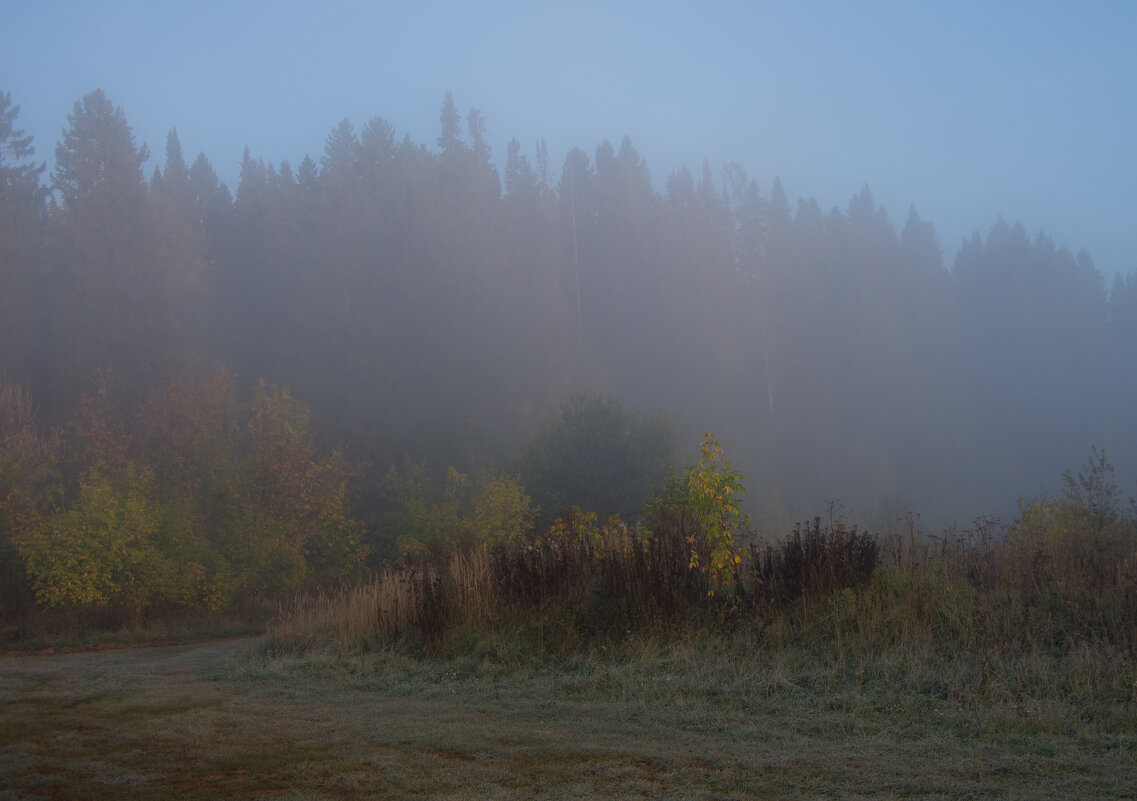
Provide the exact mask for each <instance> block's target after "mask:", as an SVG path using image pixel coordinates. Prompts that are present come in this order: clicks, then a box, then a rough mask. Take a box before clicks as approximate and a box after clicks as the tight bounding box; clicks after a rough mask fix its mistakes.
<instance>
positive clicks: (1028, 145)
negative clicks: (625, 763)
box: [0, 3, 1137, 527]
mask: <svg viewBox="0 0 1137 801" xmlns="http://www.w3.org/2000/svg"><path fill="white" fill-rule="evenodd" d="M1021 11H1022V13H1021V14H1020V13H1018V12H1017V11H1016V10H1015V9H1013V8H1010V7H1003V8H1002V9H1001V10H995V9H991V8H989V7H988V6H986V5H982V4H977V5H975V6H974V7H971V6H966V5H965V6H960V7H958V8H956V7H952V8H950V9H944V10H914V9H911V8H908V7H906V6H903V5H898V6H897V7H890V6H888V5H880V6H869V7H865V6H858V7H857V8H856V9H852V8H849V7H846V6H844V5H832V6H830V5H825V4H821V5H811V6H808V7H805V6H798V7H797V8H796V9H795V10H794V11H786V10H781V9H777V8H773V7H763V6H757V7H752V6H751V5H750V4H737V5H736V4H719V5H712V6H710V7H708V8H707V9H706V10H705V11H700V12H698V13H696V12H694V11H691V10H687V9H686V7H684V6H681V5H666V4H665V5H657V4H642V5H632V6H626V7H624V10H623V11H619V12H610V11H608V10H607V9H606V7H603V6H594V7H589V6H587V5H585V6H582V5H580V4H574V5H573V6H572V7H571V8H570V7H565V8H563V9H559V10H544V11H535V10H528V9H525V10H522V9H517V8H511V7H505V6H493V7H490V8H488V9H479V10H478V12H476V13H475V12H473V11H469V10H461V9H457V8H452V7H448V6H446V5H444V4H437V5H434V6H431V5H429V4H426V5H424V6H422V7H421V8H419V7H416V9H415V10H410V9H401V10H396V9H379V10H376V9H372V8H371V7H370V6H367V7H362V6H359V7H357V6H352V5H347V4H344V5H336V4H331V5H325V6H321V8H320V11H319V12H315V11H311V10H302V9H301V8H300V7H299V6H297V7H295V8H290V7H289V6H288V5H287V4H285V5H281V4H272V5H271V6H269V5H266V6H263V7H258V6H257V5H256V4H242V5H241V6H240V8H238V9H235V10H234V9H231V8H226V9H224V10H222V9H221V8H220V6H219V7H216V8H214V7H211V6H209V5H208V4H206V5H205V7H204V8H203V9H202V12H201V13H200V14H197V13H195V15H194V16H192V18H188V17H187V18H184V19H183V18H181V17H175V16H174V14H172V13H171V12H168V11H165V12H164V11H156V10H153V9H152V8H151V7H150V6H149V5H142V4H139V5H135V6H132V5H131V4H123V5H121V6H116V7H115V9H114V10H113V11H107V10H105V9H99V10H98V11H97V14H96V10H94V9H92V10H76V9H72V8H71V7H70V6H69V4H54V5H53V4H51V3H47V4H39V5H36V6H34V7H33V6H31V5H29V6H27V7H26V8H22V9H18V10H14V11H12V12H9V15H8V16H9V20H8V24H6V26H5V29H4V31H3V32H2V33H0V81H3V82H5V85H0V90H2V91H4V92H6V93H8V94H7V95H6V96H5V100H6V101H7V102H5V103H4V107H3V109H0V111H3V114H4V116H3V117H2V118H0V121H6V122H7V126H6V127H5V126H0V135H2V136H3V141H2V142H0V154H2V161H0V170H3V172H2V173H0V177H2V178H3V182H2V183H0V191H2V192H3V197H2V198H0V200H2V204H0V215H2V220H0V255H2V260H0V271H2V275H0V281H2V284H3V292H2V294H0V378H3V379H4V380H6V381H11V382H15V383H18V384H20V385H21V386H23V387H26V388H27V389H28V391H30V392H31V394H32V396H33V398H34V399H35V401H36V403H37V406H38V408H39V410H40V415H41V418H42V424H43V425H44V426H45V427H48V426H54V427H61V426H64V425H65V424H66V423H67V421H68V420H69V419H70V418H71V416H72V415H73V414H74V412H75V409H76V408H77V406H78V404H79V401H80V397H81V396H82V395H83V394H84V393H88V394H89V393H91V392H92V391H93V389H94V388H95V387H97V386H103V385H104V384H105V382H106V381H107V379H106V376H107V375H110V376H111V379H110V384H111V386H112V394H113V396H114V399H115V400H114V402H115V403H116V404H118V406H119V407H120V408H121V409H125V410H130V409H134V408H137V406H138V405H139V404H140V403H142V402H143V401H144V399H145V398H146V397H147V393H148V392H150V391H152V390H153V389H154V388H155V387H157V386H159V385H160V384H162V383H163V382H169V381H171V380H176V381H184V382H194V381H205V380H208V376H210V375H216V374H217V371H219V370H222V369H226V370H230V371H232V373H233V374H235V375H236V377H237V381H238V385H239V386H241V387H243V388H244V389H243V390H242V391H243V392H245V393H246V394H248V393H251V391H252V389H251V388H252V387H253V386H254V385H255V383H256V381H257V379H258V378H262V377H263V378H264V379H266V380H267V381H269V382H273V383H275V384H278V385H280V386H283V387H287V388H288V389H289V390H290V391H291V393H292V394H293V395H295V397H297V398H299V399H300V400H302V401H303V402H305V403H307V404H310V406H311V408H312V416H313V421H314V425H315V426H316V428H317V429H318V431H319V432H320V438H321V441H322V442H323V443H325V444H327V445H328V446H334V447H346V448H348V450H349V452H350V453H352V454H353V455H354V456H355V457H358V458H359V459H360V460H361V461H363V462H366V463H367V464H368V465H369V466H370V467H371V468H373V469H374V470H376V471H378V472H380V473H381V472H382V471H383V470H384V469H385V468H386V467H387V466H390V465H395V466H400V467H401V466H405V465H408V464H416V463H425V464H427V465H429V466H430V468H431V469H432V470H435V471H444V470H445V468H446V467H448V466H455V467H457V468H459V469H460V470H465V471H470V470H477V469H480V468H484V467H486V466H489V465H498V466H501V465H507V464H510V460H511V458H512V457H513V454H515V453H516V449H517V448H518V447H519V446H520V445H521V444H523V443H524V442H525V441H526V440H527V439H528V438H529V437H531V436H533V435H534V434H535V433H536V432H537V431H538V430H540V428H541V426H542V425H543V424H544V423H546V422H547V421H549V420H550V419H553V418H555V416H556V415H557V414H558V410H559V409H560V408H561V406H562V404H564V403H565V402H566V401H568V400H569V399H570V398H572V397H574V396H579V395H580V394H582V393H586V394H591V395H599V396H609V395H610V396H613V397H616V398H619V399H621V400H622V402H623V403H625V404H626V405H627V406H628V407H629V408H632V409H635V410H638V411H640V412H642V413H643V414H645V415H656V414H664V415H668V416H670V418H671V419H673V420H674V424H675V427H676V430H677V432H678V434H679V439H680V441H681V442H682V443H683V444H684V446H685V447H686V448H688V449H692V448H693V447H694V446H695V444H696V443H697V442H698V439H699V437H700V435H701V434H702V432H706V431H713V432H716V433H717V434H718V435H719V438H720V439H721V441H722V442H723V444H724V446H725V447H726V450H727V453H728V454H729V455H730V457H731V458H732V459H733V461H734V463H735V465H736V466H737V467H738V468H739V469H740V470H741V471H742V472H743V473H745V474H746V475H747V476H748V477H749V488H750V496H749V500H748V506H749V508H750V511H751V512H752V514H753V516H754V518H755V520H756V521H757V522H758V523H760V524H761V525H770V526H785V525H787V524H788V523H790V522H792V521H794V520H798V519H803V518H805V517H811V516H812V515H814V514H819V513H822V512H823V511H824V509H825V508H826V506H827V504H828V503H829V502H831V501H838V502H840V503H841V504H842V505H843V506H844V507H845V508H846V509H847V510H849V511H850V512H852V513H853V514H855V515H857V516H860V517H863V518H864V519H866V520H868V521H870V522H871V523H873V524H876V525H879V524H882V522H884V521H888V520H894V519H896V518H897V517H899V516H901V515H903V514H905V513H907V512H916V513H919V514H920V515H922V516H923V518H924V519H925V521H926V523H927V524H928V525H929V526H931V527H936V526H946V525H949V524H952V523H959V524H961V525H967V524H968V523H969V521H970V520H972V519H973V518H974V517H976V516H978V515H981V514H988V513H991V514H999V515H1003V516H1007V517H1010V516H1013V515H1014V513H1015V503H1016V500H1017V498H1018V497H1019V496H1020V495H1029V494H1033V493H1036V492H1038V491H1041V490H1044V489H1054V488H1056V487H1057V486H1059V484H1060V478H1061V475H1062V472H1063V471H1064V470H1066V469H1070V468H1074V469H1076V468H1077V467H1078V466H1079V465H1080V464H1081V463H1082V462H1084V461H1085V460H1086V459H1087V458H1088V457H1089V455H1090V450H1091V447H1093V446H1097V447H1100V448H1104V449H1105V451H1106V452H1107V454H1108V455H1109V456H1110V459H1111V461H1112V462H1113V463H1114V465H1115V466H1116V467H1117V468H1118V478H1119V481H1120V483H1121V484H1122V488H1123V492H1124V493H1125V494H1126V495H1128V494H1133V493H1134V490H1135V489H1137V488H1135V487H1134V483H1133V482H1134V478H1137V418H1135V417H1134V415H1133V410H1132V399H1133V398H1134V397H1137V358H1134V356H1135V349H1137V272H1135V270H1137V254H1134V251H1133V246H1132V242H1131V239H1130V237H1129V236H1128V234H1129V228H1130V224H1131V221H1132V219H1134V218H1135V217H1137V200H1135V198H1134V196H1133V194H1132V191H1131V188H1130V186H1129V184H1131V180H1132V176H1133V175H1134V172H1135V170H1134V168H1135V167H1137V163H1135V157H1134V155H1133V148H1132V142H1133V141H1135V135H1137V97H1134V95H1135V93H1137V89H1135V87H1134V85H1133V81H1132V76H1133V75H1135V74H1137V56H1135V55H1134V51H1133V49H1132V47H1131V38H1132V34H1133V32H1134V24H1133V23H1134V22H1135V17H1134V12H1133V11H1132V10H1129V9H1122V10H1117V9H1113V8H1107V7H1105V6H1103V7H1101V8H1094V7H1089V8H1086V9H1079V12H1078V16H1077V17H1075V18H1068V17H1069V16H1070V15H1059V14H1058V13H1057V12H1049V11H1047V10H1039V9H1033V8H1032V9H1030V13H1029V14H1028V13H1026V11H1027V9H1026V8H1024V9H1022V10H1021ZM44 53H51V54H52V56H51V57H50V58H44V57H43V54H44ZM17 107H18V112H17ZM21 131H22V133H23V134H24V135H27V136H29V137H30V141H27V142H25V141H24V140H23V139H22V138H21V135H20V134H19V133H18V132H21ZM29 147H34V148H35V151H34V153H33V152H30V151H29V149H28V148H29ZM199 153H200V154H201V155H200V156H199V155H198V154H199ZM41 165H42V169H38V168H39V167H40V166H41ZM108 371H109V372H108ZM100 376H101V377H100ZM100 382H104V383H100Z"/></svg>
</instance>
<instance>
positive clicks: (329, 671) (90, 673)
mask: <svg viewBox="0 0 1137 801" xmlns="http://www.w3.org/2000/svg"><path fill="white" fill-rule="evenodd" d="M256 643H257V641H243V642H227V643H214V644H205V645H195V646H183V647H177V648H165V649H138V650H132V651H114V652H107V653H93V654H74V655H68V656H56V657H52V658H48V659H33V658H25V659H4V660H0V764H3V765H4V766H5V769H4V771H2V772H0V798H27V797H31V798H35V797H42V798H89V799H98V798H194V797H196V798H208V797H226V798H233V797H235V798H343V797H382V798H399V797H422V798H469V797H487V798H490V797H492V798H503V799H511V798H517V799H521V798H525V799H528V798H580V797H605V798H621V799H623V798H628V799H630V798H842V799H845V798H853V799H855V798H911V797H918V798H929V799H931V798H992V799H994V798H1038V799H1047V801H1050V800H1051V799H1054V798H1084V799H1094V798H1103V799H1104V798H1109V799H1116V798H1133V797H1137V793H1135V790H1134V788H1137V671H1135V669H1134V667H1133V666H1132V665H1131V664H1129V663H1127V662H1124V661H1121V662H1118V663H1116V664H1113V665H1112V666H1111V665H1109V664H1108V658H1106V657H1104V656H1103V655H1102V654H1081V655H1080V654H1077V653H1070V654H1066V655H1063V656H1050V655H1047V656H1043V655H1039V654H1033V655H1032V654H1028V655H1018V656H1007V657H1005V658H1000V657H998V656H997V655H992V654H990V653H969V652H962V653H956V654H953V655H944V654H940V653H937V652H936V650H935V649H933V648H931V647H930V646H929V647H927V648H923V649H921V648H914V647H911V646H906V647H896V648H890V649H884V650H882V651H879V652H874V651H871V650H851V649H849V648H847V647H845V648H839V647H838V646H837V644H836V643H835V642H834V641H832V640H825V641H820V642H814V643H804V642H803V643H798V644H787V645H783V646H779V647H776V648H773V647H768V646H766V647H764V646H763V645H762V644H761V643H760V642H757V641H755V640H754V639H753V638H750V637H743V636H736V637H733V638H727V637H720V636H705V635H702V636H694V637H690V638H683V637H671V638H668V639H666V640H662V639H661V640H654V639H652V638H651V637H649V636H641V637H635V638H627V639H624V640H622V641H621V640H613V641H610V642H608V643H607V644H606V645H604V646H603V647H597V648H595V649H593V650H591V651H582V652H579V653H576V654H573V655H570V656H566V657H556V658H548V659H539V658H537V657H536V650H537V648H538V644H537V642H536V640H535V639H534V637H533V635H532V633H530V632H523V631H503V632H499V633H496V634H486V633H484V632H483V633H479V632H476V631H466V632H458V633H455V634H454V635H453V638H452V639H451V640H449V641H447V642H444V643H442V644H441V645H439V646H438V647H437V648H435V649H434V651H433V653H434V655H433V656H431V657H429V658H423V657H420V656H416V655H415V654H414V653H412V652H411V651H409V650H408V649H407V648H405V647H403V648H388V649H384V650H381V651H378V652H374V653H369V654H360V653H346V652H344V653H310V654H307V655H305V656H300V657H286V658H279V659H269V658H268V657H266V656H265V654H264V653H263V648H261V647H260V646H258V645H257V644H256ZM1103 660H1104V661H1103ZM1090 661H1092V662H1093V663H1095V664H1097V665H1099V666H1100V667H1101V669H1092V670H1091V668H1090V667H1089V666H1088V662H1090ZM1106 668H1109V669H1106Z"/></svg>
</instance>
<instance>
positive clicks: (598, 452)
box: [514, 396, 675, 524]
mask: <svg viewBox="0 0 1137 801" xmlns="http://www.w3.org/2000/svg"><path fill="white" fill-rule="evenodd" d="M674 455H675V435H674V431H673V427H672V425H671V423H670V422H669V421H668V420H667V419H666V418H664V417H653V418H646V419H645V418H643V417H641V416H640V415H639V414H637V413H636V412H635V411H633V410H631V409H628V408H627V407H625V406H624V405H623V404H622V403H621V402H620V401H618V400H616V399H614V398H596V397H585V396H579V397H575V398H573V399H572V400H570V401H569V402H568V403H566V404H565V405H564V406H562V407H561V414H560V417H558V418H557V419H555V420H552V421H550V422H549V423H548V424H547V425H545V427H544V428H543V429H541V431H540V432H539V433H538V434H537V435H536V436H535V437H534V438H533V439H532V440H530V441H529V442H528V443H527V444H526V445H525V446H524V447H523V448H522V449H521V451H520V452H519V453H518V455H517V457H516V458H515V460H514V468H515V470H516V472H517V473H518V474H519V475H520V476H521V481H522V482H523V484H524V486H525V489H526V490H527V491H528V493H529V495H530V497H532V498H533V500H534V501H535V502H536V503H537V504H538V505H539V506H540V509H541V514H542V518H541V519H542V523H544V524H548V523H549V522H550V521H551V520H552V519H553V518H554V517H555V516H556V515H558V514H560V513H561V512H563V511H565V510H567V509H569V508H570V507H572V506H579V507H581V508H583V509H588V510H590V511H593V512H596V513H597V514H599V515H600V516H601V517H607V516H608V515H610V514H618V515H620V516H621V517H622V518H623V519H625V520H629V521H635V519H636V517H637V516H638V515H639V513H640V511H641V510H642V509H643V506H644V503H645V502H646V501H647V499H648V497H649V496H650V494H651V492H652V488H653V487H655V486H656V485H658V484H659V482H661V481H662V480H663V479H664V477H665V476H666V475H667V472H668V469H669V465H670V463H671V461H672V460H673V458H674Z"/></svg>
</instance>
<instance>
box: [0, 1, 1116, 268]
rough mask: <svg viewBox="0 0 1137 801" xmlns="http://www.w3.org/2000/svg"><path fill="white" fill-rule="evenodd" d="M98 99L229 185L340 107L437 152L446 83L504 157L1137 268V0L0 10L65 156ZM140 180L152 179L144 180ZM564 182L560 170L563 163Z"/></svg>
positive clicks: (289, 150)
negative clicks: (706, 170)
mask: <svg viewBox="0 0 1137 801" xmlns="http://www.w3.org/2000/svg"><path fill="white" fill-rule="evenodd" d="M97 87H98V88H102V89H103V90H104V91H105V92H106V94H107V95H108V97H109V98H110V99H111V100H112V101H113V102H114V103H115V104H117V105H119V106H121V107H122V108H123V110H124V111H125V113H126V116H127V119H128V120H129V121H130V123H131V125H132V126H133V128H134V130H135V134H136V137H137V139H138V140H139V141H144V142H146V143H147V144H148V145H149V146H150V149H151V151H152V153H153V154H154V155H155V156H156V157H159V158H160V157H161V156H162V153H163V148H164V144H165V138H166V133H167V131H168V130H169V129H170V128H171V127H176V128H177V129H178V133H179V136H180V137H181V141H182V145H183V148H184V149H185V151H186V156H187V157H188V158H191V159H192V157H193V156H195V155H196V154H197V153H198V152H199V151H204V152H205V154H206V155H207V156H208V157H209V159H210V161H211V162H212V163H213V165H214V168H215V169H216V170H217V171H218V173H219V174H220V175H221V177H222V179H223V180H226V181H227V182H230V184H231V186H232V185H233V183H235V180H236V176H237V172H238V164H239V162H240V159H241V153H242V150H243V148H244V147H245V146H246V145H248V146H249V148H250V149H251V151H252V152H253V154H254V155H256V156H261V157H263V158H264V159H266V160H267V161H271V162H274V163H275V162H279V161H280V160H281V159H285V158H287V159H289V160H290V161H291V162H292V163H293V164H296V163H297V162H299V160H300V159H301V158H302V157H303V156H304V154H305V153H310V154H311V155H312V156H313V157H314V158H318V157H319V155H320V154H321V152H322V148H323V141H324V137H325V136H326V135H327V134H328V132H329V131H330V130H331V128H332V127H333V126H334V125H335V124H336V123H337V122H338V121H339V120H341V119H343V118H345V117H346V118H348V119H350V120H351V121H352V122H353V123H354V124H355V125H356V127H357V129H358V128H359V127H361V126H362V125H363V124H364V123H365V122H366V121H367V120H369V119H371V118H372V117H375V116H382V117H384V118H385V119H386V120H387V121H388V122H390V123H391V124H392V125H394V126H395V128H396V130H397V132H398V134H399V135H400V136H402V135H403V134H409V135H410V136H411V138H412V139H413V140H414V141H416V142H419V143H426V144H429V145H431V146H433V145H434V142H435V139H436V137H437V135H438V110H439V107H440V105H441V102H442V98H443V96H444V94H445V92H446V91H447V90H450V91H452V92H453V94H454V98H455V101H456V102H457V104H458V106H459V108H461V109H462V110H465V109H467V108H468V107H470V106H477V107H478V108H480V109H481V110H482V112H483V114H484V115H485V117H486V119H487V123H488V125H487V127H488V132H489V134H490V142H491V145H492V146H493V149H494V153H495V155H497V156H498V157H501V156H503V155H504V153H505V145H506V142H507V141H508V140H509V139H510V138H511V137H513V136H516V137H517V138H518V139H519V140H520V142H521V143H522V147H523V150H524V151H526V152H527V153H528V154H529V155H530V156H532V154H533V145H534V143H535V142H536V140H537V139H538V138H544V139H545V140H546V141H547V143H548V145H549V151H550V156H551V160H552V162H553V164H554V168H555V169H557V168H559V165H560V163H561V161H562V159H563V158H564V155H565V153H566V152H567V151H568V149H569V148H571V147H574V146H579V147H582V148H583V149H585V150H586V151H587V152H589V154H590V155H591V154H592V153H593V152H594V150H595V147H596V145H597V144H599V143H600V141H601V140H603V139H605V138H607V139H610V140H611V141H612V142H613V143H615V144H618V143H619V140H620V139H621V138H622V137H623V136H624V135H625V134H626V135H628V136H630V137H631V139H632V142H633V144H634V145H635V146H636V147H637V149H638V150H639V151H640V153H641V154H642V155H643V156H644V157H645V158H646V159H647V162H648V166H649V168H650V169H651V172H652V175H653V177H654V180H655V184H656V187H657V188H662V187H663V185H664V182H665V181H666V178H667V175H668V174H669V173H670V172H671V171H672V170H673V169H677V168H679V167H682V166H684V165H686V166H689V167H690V168H691V169H692V171H696V170H698V169H699V168H700V165H701V164H702V161H703V159H704V158H706V159H709V160H710V162H711V165H712V168H713V169H714V170H715V173H716V174H718V171H719V170H720V168H721V167H723V166H724V165H725V164H726V163H728V162H731V161H737V162H739V163H741V164H742V165H743V166H744V167H746V168H747V170H748V171H749V172H750V173H751V175H753V176H754V177H755V178H756V179H757V180H758V182H759V186H760V187H761V189H762V190H763V191H767V190H768V189H769V186H770V183H771V181H772V179H773V177H774V176H775V175H777V176H780V177H781V179H782V182H783V184H784V185H785V188H786V190H787V192H788V193H789V195H790V197H791V198H797V197H798V196H803V195H804V196H814V197H816V198H817V199H818V201H819V202H820V203H821V205H822V207H823V208H824V209H828V208H830V207H832V206H838V207H839V208H841V209H844V208H846V207H847V204H848V201H849V198H850V197H852V195H853V194H854V193H855V192H856V191H857V190H858V189H859V188H860V186H861V185H862V184H864V183H868V184H869V186H870V187H871V188H872V190H873V194H874V196H875V197H876V199H877V202H878V203H881V204H883V205H884V206H885V207H886V209H887V211H888V214H889V217H890V218H891V219H892V220H893V222H894V223H895V224H896V225H897V226H898V227H899V226H901V225H903V222H904V219H905V217H906V215H907V212H908V207H909V205H910V204H915V206H916V208H917V210H918V211H919V212H920V214H921V215H922V216H923V217H924V218H925V219H929V220H931V221H932V222H934V223H935V225H936V229H937V231H938V233H939V235H940V239H941V242H942V243H943V245H944V250H945V259H946V260H947V262H948V264H949V265H950V263H951V260H952V259H953V258H954V254H955V251H956V249H957V247H958V245H959V243H960V241H961V240H962V239H963V238H964V237H965V236H967V235H969V234H970V233H971V232H972V231H975V230H979V231H981V232H982V233H986V231H987V230H988V229H989V227H990V226H991V224H992V223H994V221H995V219H996V218H997V217H998V216H999V215H1002V216H1003V217H1005V218H1006V219H1007V220H1009V221H1014V220H1020V221H1021V222H1022V223H1023V224H1024V225H1025V226H1026V227H1027V229H1028V230H1029V231H1030V232H1031V233H1034V232H1036V231H1038V230H1039V229H1043V230H1045V231H1046V232H1047V233H1048V234H1049V235H1050V236H1051V237H1052V238H1053V239H1054V240H1055V242H1056V243H1057V244H1059V245H1065V246H1066V247H1069V248H1070V249H1071V250H1073V251H1075V252H1076V251H1077V250H1078V249H1079V248H1081V247H1085V248H1086V249H1087V250H1088V251H1089V252H1090V253H1091V254H1092V255H1093V257H1094V259H1095V261H1096V262H1097V264H1098V266H1099V268H1100V269H1101V270H1102V272H1103V273H1104V274H1105V275H1106V276H1107V280H1109V279H1111V278H1112V275H1113V273H1114V272H1116V271H1122V272H1125V273H1129V272H1133V271H1135V270H1137V247H1135V245H1134V237H1133V234H1132V231H1133V227H1134V226H1133V222H1134V220H1137V193H1135V192H1134V189H1133V185H1134V182H1135V179H1137V155H1135V153H1137V3H1130V2H1113V3H1073V2H1071V3H1068V4H1057V3H1045V2H1033V3H998V2H976V3H971V2H953V3H934V4H933V3H922V2H911V3H901V2H895V3H881V2H849V3H838V2H825V3H821V2H795V3H786V2H770V3H766V2H749V3H746V2H701V3H699V4H695V3H693V2H689V3H673V2H628V3H616V2H609V3H593V2H573V3H564V4H542V3H536V2H481V3H449V2H409V3H408V2H403V3H398V4H395V3H363V2H357V3H352V2H334V1H326V2H321V3H314V2H313V3H300V2H287V0H277V1H276V2H231V3H220V2H211V1H210V0H204V1H203V2H197V3H194V4H188V5H177V4H173V3H166V2H160V1H159V2H156V1H155V0H150V2H115V3H93V2H92V3H80V2H59V1H58V0H39V1H38V2H35V3H21V4H18V5H13V6H12V7H11V8H8V9H6V10H5V12H4V15H3V25H2V26H0V89H2V90H5V91H8V92H10V93H11V95H12V99H13V102H14V103H16V104H18V105H19V106H20V116H19V119H18V124H19V125H21V126H22V127H23V128H24V129H25V131H26V132H27V133H30V134H32V135H33V136H34V137H35V144H36V146H37V157H38V158H40V159H44V160H47V161H48V165H49V168H50V166H51V160H52V154H53V150H54V145H55V142H56V141H57V140H58V138H59V136H60V132H61V131H62V129H63V128H64V126H65V125H66V116H67V114H68V113H69V112H70V111H71V109H72V107H73V105H74V103H75V101H76V100H78V99H79V98H81V97H82V96H83V95H84V94H86V93H87V92H89V91H91V90H92V89H94V88H97ZM148 169H149V168H148ZM558 171H559V170H558Z"/></svg>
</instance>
